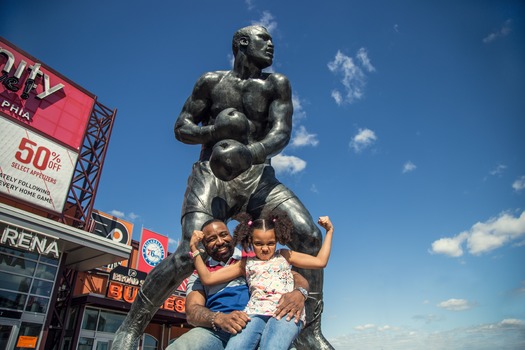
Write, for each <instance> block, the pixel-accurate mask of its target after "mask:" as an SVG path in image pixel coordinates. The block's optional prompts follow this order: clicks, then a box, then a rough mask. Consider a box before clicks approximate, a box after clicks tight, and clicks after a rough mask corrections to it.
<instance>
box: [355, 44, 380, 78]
mask: <svg viewBox="0 0 525 350" xmlns="http://www.w3.org/2000/svg"><path fill="white" fill-rule="evenodd" d="M356 57H357V59H358V60H359V61H360V62H361V65H362V66H363V67H364V68H365V69H366V70H367V71H369V72H375V70H376V69H375V67H374V66H372V63H370V59H369V58H368V51H366V49H365V48H364V47H362V48H360V49H359V50H357V55H356Z"/></svg>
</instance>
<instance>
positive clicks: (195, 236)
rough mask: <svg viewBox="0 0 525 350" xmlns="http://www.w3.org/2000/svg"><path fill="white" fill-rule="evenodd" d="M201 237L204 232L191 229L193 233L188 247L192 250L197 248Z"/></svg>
mask: <svg viewBox="0 0 525 350" xmlns="http://www.w3.org/2000/svg"><path fill="white" fill-rule="evenodd" d="M203 238H204V232H202V231H199V230H195V231H193V234H192V235H191V240H190V248H191V250H192V251H194V250H197V245H198V244H199V242H200V241H202V239H203Z"/></svg>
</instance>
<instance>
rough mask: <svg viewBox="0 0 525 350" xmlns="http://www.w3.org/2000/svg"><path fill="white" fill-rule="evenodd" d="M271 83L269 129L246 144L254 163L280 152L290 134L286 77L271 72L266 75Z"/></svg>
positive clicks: (290, 93) (259, 162)
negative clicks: (259, 137)
mask: <svg viewBox="0 0 525 350" xmlns="http://www.w3.org/2000/svg"><path fill="white" fill-rule="evenodd" d="M268 81H269V82H270V83H271V84H272V87H273V90H272V93H273V96H272V100H271V103H270V106H269V107H268V121H267V122H268V125H269V126H270V127H271V129H270V131H269V132H268V133H267V134H266V135H264V137H263V138H262V139H260V140H257V141H255V142H252V143H250V144H249V145H248V149H250V151H251V153H252V156H253V163H254V164H261V163H264V162H265V161H266V158H268V157H272V156H274V155H276V154H278V153H279V152H281V151H282V150H283V149H284V148H285V147H286V145H287V144H288V142H289V141H290V138H291V134H292V114H293V103H292V88H291V86H290V82H289V81H288V78H286V77H285V76H284V75H282V74H278V73H273V74H271V75H270V76H269V77H268Z"/></svg>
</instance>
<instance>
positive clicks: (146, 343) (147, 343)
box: [142, 333, 157, 350]
mask: <svg viewBox="0 0 525 350" xmlns="http://www.w3.org/2000/svg"><path fill="white" fill-rule="evenodd" d="M142 350H157V339H155V338H154V337H153V336H151V335H149V334H147V333H146V334H144V340H143V341H142Z"/></svg>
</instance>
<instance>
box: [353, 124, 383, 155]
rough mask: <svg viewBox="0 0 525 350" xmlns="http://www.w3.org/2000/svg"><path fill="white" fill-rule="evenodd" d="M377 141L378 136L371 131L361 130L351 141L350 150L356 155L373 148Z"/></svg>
mask: <svg viewBox="0 0 525 350" xmlns="http://www.w3.org/2000/svg"><path fill="white" fill-rule="evenodd" d="M376 140H377V136H376V134H375V133H374V132H373V131H372V130H370V129H359V131H358V133H357V134H356V135H355V136H354V137H353V138H352V141H350V148H352V149H353V150H354V151H355V152H356V153H359V152H361V151H362V150H363V149H365V148H367V147H369V146H371V145H372V144H373V143H374V142H375V141H376Z"/></svg>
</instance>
